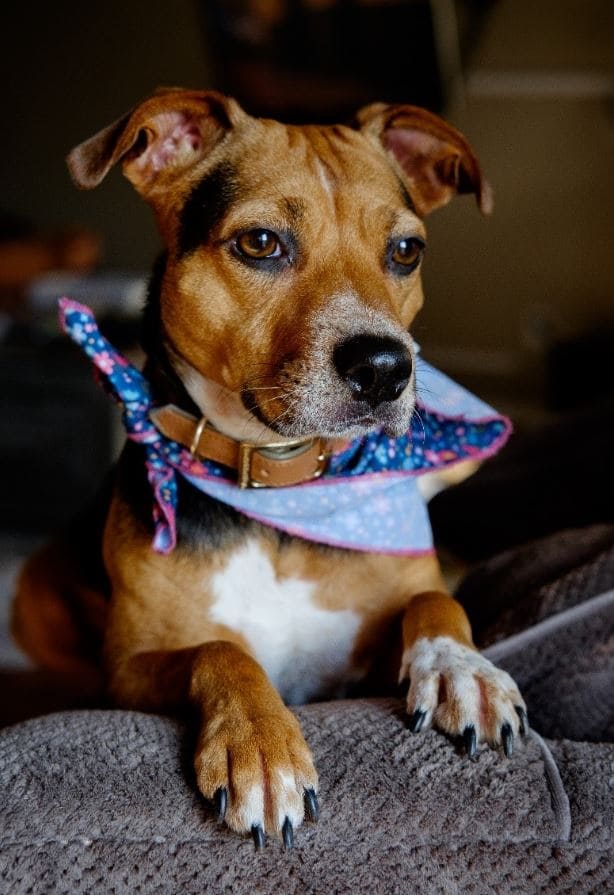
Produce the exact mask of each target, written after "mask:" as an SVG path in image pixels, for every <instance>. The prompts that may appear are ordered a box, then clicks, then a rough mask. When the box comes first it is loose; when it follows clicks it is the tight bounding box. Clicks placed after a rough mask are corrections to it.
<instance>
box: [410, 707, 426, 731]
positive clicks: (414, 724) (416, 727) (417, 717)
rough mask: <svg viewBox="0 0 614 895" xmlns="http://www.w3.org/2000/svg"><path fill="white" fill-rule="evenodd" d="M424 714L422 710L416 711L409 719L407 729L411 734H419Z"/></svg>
mask: <svg viewBox="0 0 614 895" xmlns="http://www.w3.org/2000/svg"><path fill="white" fill-rule="evenodd" d="M425 718H426V712H425V711H424V710H423V709H416V711H415V712H414V713H413V714H412V715H411V717H410V719H409V729H410V730H411V732H412V733H420V731H421V730H422V727H423V726H424V720H425Z"/></svg>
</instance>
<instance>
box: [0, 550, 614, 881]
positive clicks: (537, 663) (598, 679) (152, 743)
mask: <svg viewBox="0 0 614 895" xmlns="http://www.w3.org/2000/svg"><path fill="white" fill-rule="evenodd" d="M595 543H596V544H597V546H596V547H595V550H594V551H593V553H592V554H590V555H588V556H585V557H584V560H583V562H582V563H580V564H579V565H577V566H576V567H575V568H573V569H571V570H568V571H566V572H565V573H563V574H559V573H558V572H557V574H559V577H558V579H555V580H552V581H547V582H546V583H545V584H544V582H543V581H540V583H539V587H538V588H537V590H535V598H536V599H537V598H538V595H539V591H540V590H543V588H544V587H546V588H550V596H551V597H552V589H556V588H557V587H558V596H559V599H557V600H554V601H552V602H553V604H555V605H556V613H555V614H554V615H548V614H547V613H546V614H545V617H540V619H539V620H538V621H536V622H535V623H534V624H533V625H531V626H530V627H529V628H528V629H527V630H525V631H522V632H519V631H517V630H516V633H514V634H512V635H511V636H510V637H508V638H501V637H499V639H498V640H497V642H493V644H492V645H491V647H490V648H489V653H490V654H491V655H492V656H493V658H496V659H497V661H499V663H500V664H501V665H503V666H504V667H506V668H507V669H509V670H510V671H512V673H514V674H515V676H516V678H517V680H518V681H519V683H520V685H521V687H522V688H523V689H524V692H525V694H526V695H527V702H528V705H529V709H530V713H531V718H532V722H533V726H534V728H536V729H537V730H540V731H542V732H543V733H544V734H545V735H546V736H548V737H550V740H549V741H547V742H544V741H543V740H542V739H541V737H540V736H538V735H537V734H533V735H532V736H531V737H530V738H529V739H527V740H526V741H525V742H524V743H523V744H519V746H518V749H517V751H516V753H515V754H514V756H513V758H512V759H511V760H506V759H505V758H503V756H502V755H501V754H500V753H493V752H490V751H488V750H485V751H483V752H482V753H481V754H480V758H479V761H478V762H476V763H475V764H472V763H470V762H468V761H467V760H466V759H465V758H463V757H462V755H461V754H459V753H458V752H457V750H456V748H455V745H454V744H453V743H451V742H449V741H448V740H447V739H445V738H444V737H442V736H440V735H438V734H436V733H432V732H429V733H427V734H420V735H413V734H411V733H410V732H409V730H408V729H407V726H406V719H405V716H404V713H403V706H402V703H401V702H400V701H398V700H396V699H385V700H352V701H345V702H336V703H325V704H319V705H311V706H305V707H300V708H298V709H297V710H296V712H297V715H298V717H299V718H300V721H301V724H302V726H303V730H304V732H305V735H306V737H307V740H308V742H309V743H310V745H311V747H312V749H313V752H314V756H315V760H316V764H317V766H318V769H319V772H320V779H321V803H322V811H321V818H320V821H319V823H318V824H317V825H316V824H305V825H304V826H303V827H302V828H301V829H300V830H299V831H298V832H297V835H296V842H295V848H294V850H293V851H292V852H285V851H284V850H283V849H282V848H281V846H280V844H279V843H278V842H270V843H269V844H268V847H267V848H266V849H264V851H263V852H261V853H256V852H254V849H253V845H252V843H251V840H249V839H244V840H242V839H240V838H238V837H237V836H235V835H234V834H232V833H230V832H228V831H227V830H226V829H224V828H223V827H219V826H218V825H217V824H216V823H215V822H214V820H213V819H212V815H211V812H210V810H209V806H207V805H206V803H204V802H203V801H202V800H201V799H200V798H199V796H198V795H197V794H196V791H195V789H194V786H193V783H192V779H191V777H192V772H191V766H190V765H191V762H190V751H191V744H190V734H189V732H188V730H187V729H186V728H185V727H184V726H183V725H182V724H181V723H179V722H178V721H173V720H171V719H168V718H163V717H158V716H152V715H144V714H139V713H132V712H119V711H79V712H65V713H58V714H55V715H50V716H47V717H43V718H39V719H34V720H30V721H26V722H24V723H22V724H18V725H15V726H14V727H12V728H8V729H7V730H6V731H5V732H4V733H3V735H2V737H1V739H0V786H1V799H2V802H1V804H2V830H1V836H2V844H1V849H0V880H2V887H1V891H2V892H5V891H6V892H11V893H13V892H14V893H26V892H33V893H40V892H45V893H47V892H49V893H56V892H57V893H60V892H67V893H73V892H88V893H109V892H116V893H124V892H125V893H132V892H143V893H154V892H156V893H157V892H160V893H191V892H194V893H196V892H198V893H202V892H215V893H217V892H233V893H239V892H247V891H249V892H250V893H251V892H259V893H272V892H275V893H284V895H285V893H345V892H347V893H357V892H382V893H396V892H398V893H409V892H411V893H413V892H418V893H428V895H432V893H440V892H441V893H476V895H484V893H490V892H493V893H504V895H508V893H522V895H530V893H536V895H537V893H544V892H545V893H552V895H554V893H556V895H559V893H564V892H568V893H573V895H578V893H598V892H602V893H604V895H605V893H612V892H613V891H614V882H613V879H614V841H613V826H614V744H612V743H611V742H610V743H609V742H606V740H607V738H608V737H610V738H611V732H612V721H613V714H614V713H613V711H612V707H613V702H612V700H613V694H614V662H613V661H612V660H613V657H614V547H612V546H611V541H610V542H609V545H608V543H606V544H605V545H604V544H602V543H601V542H600V541H599V542H598V543H597V542H595ZM544 549H546V548H545V547H544ZM607 567H609V568H611V570H612V578H611V580H610V585H611V587H610V589H608V590H605V591H602V592H601V593H591V586H590V582H589V579H590V580H593V581H594V580H595V575H594V571H595V569H596V568H598V569H599V576H598V580H599V581H600V586H601V584H603V581H604V580H606V581H607V580H609V579H608V578H607V575H606V576H605V579H604V573H603V570H604V569H605V568H607ZM582 569H584V572H583V571H582ZM493 574H496V570H495V571H494V572H493ZM570 575H572V576H575V578H574V581H573V582H570V578H569V576H570ZM591 575H592V578H591ZM557 581H558V584H557ZM587 582H589V583H587ZM593 590H594V588H593ZM581 592H583V595H584V596H585V597H586V596H588V599H584V601H582V600H581V599H579V598H578V597H579V594H580V593H581ZM565 593H567V594H568V596H567V597H565V596H564V594H565ZM512 628H514V626H512ZM514 630H515V628H514ZM580 739H584V740H586V739H590V740H592V741H593V742H580V741H578V740H580Z"/></svg>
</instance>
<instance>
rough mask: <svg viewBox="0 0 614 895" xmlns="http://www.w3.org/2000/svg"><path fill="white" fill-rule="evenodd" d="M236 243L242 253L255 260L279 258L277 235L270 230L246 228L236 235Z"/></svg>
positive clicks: (279, 246) (280, 251)
mask: <svg viewBox="0 0 614 895" xmlns="http://www.w3.org/2000/svg"><path fill="white" fill-rule="evenodd" d="M236 245H237V249H238V250H239V252H240V253H241V254H242V255H244V256H245V257H246V258H254V259H256V260H259V259H265V258H280V257H281V254H282V249H281V243H280V241H279V237H278V236H277V235H276V234H275V233H273V232H272V231H271V230H260V229H257V230H246V231H245V233H241V235H240V236H238V237H237V243H236Z"/></svg>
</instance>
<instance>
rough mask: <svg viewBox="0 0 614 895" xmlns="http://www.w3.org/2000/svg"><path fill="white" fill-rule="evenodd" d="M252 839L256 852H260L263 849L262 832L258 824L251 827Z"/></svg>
mask: <svg viewBox="0 0 614 895" xmlns="http://www.w3.org/2000/svg"><path fill="white" fill-rule="evenodd" d="M252 839H253V840H254V847H255V849H256V851H261V850H262V849H263V848H264V830H263V829H262V827H261V826H260V824H254V826H253V827H252Z"/></svg>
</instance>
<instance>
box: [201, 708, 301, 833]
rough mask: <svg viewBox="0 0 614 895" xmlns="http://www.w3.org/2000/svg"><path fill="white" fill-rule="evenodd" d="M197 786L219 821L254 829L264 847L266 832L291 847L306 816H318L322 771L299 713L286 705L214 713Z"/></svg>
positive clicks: (205, 738)
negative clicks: (264, 711)
mask: <svg viewBox="0 0 614 895" xmlns="http://www.w3.org/2000/svg"><path fill="white" fill-rule="evenodd" d="M194 765H195V769H196V779H197V783H198V788H199V789H200V791H201V792H202V794H203V795H204V796H205V798H207V799H209V800H210V801H211V802H213V804H214V807H215V811H216V814H217V817H218V820H220V821H224V822H225V823H226V824H228V826H229V827H230V828H231V829H233V830H235V831H236V832H238V833H251V834H252V836H253V839H254V844H255V846H256V848H257V849H260V848H262V847H263V846H264V844H265V837H266V835H267V834H271V835H275V836H277V837H279V838H281V839H282V841H283V843H284V845H285V846H286V848H290V847H291V846H292V844H293V841H294V831H295V830H296V828H297V827H298V826H299V825H300V824H301V823H302V821H303V819H304V817H305V815H307V817H308V818H309V819H311V820H317V816H318V802H317V796H316V792H317V789H318V775H317V773H316V770H315V768H314V766H313V761H312V758H311V753H310V751H309V748H308V746H307V744H306V743H305V740H304V738H303V735H302V733H301V729H300V726H299V723H298V721H297V720H296V718H295V716H294V715H293V714H292V713H291V712H290V711H289V710H288V709H286V708H285V707H284V708H283V709H280V710H279V712H275V713H273V714H268V715H264V716H260V717H250V716H249V715H248V714H243V712H241V713H239V715H238V716H237V715H234V716H229V717H214V718H212V719H210V720H209V722H208V723H207V724H206V726H205V727H204V728H203V730H202V732H201V735H200V739H199V743H198V747H197V750H196V756H195V762H194Z"/></svg>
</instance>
